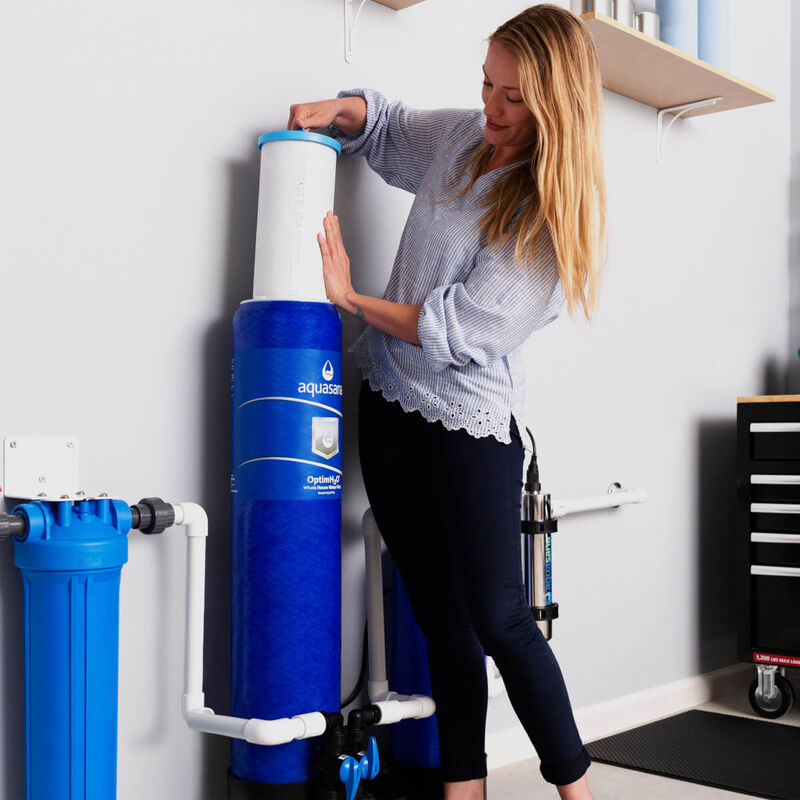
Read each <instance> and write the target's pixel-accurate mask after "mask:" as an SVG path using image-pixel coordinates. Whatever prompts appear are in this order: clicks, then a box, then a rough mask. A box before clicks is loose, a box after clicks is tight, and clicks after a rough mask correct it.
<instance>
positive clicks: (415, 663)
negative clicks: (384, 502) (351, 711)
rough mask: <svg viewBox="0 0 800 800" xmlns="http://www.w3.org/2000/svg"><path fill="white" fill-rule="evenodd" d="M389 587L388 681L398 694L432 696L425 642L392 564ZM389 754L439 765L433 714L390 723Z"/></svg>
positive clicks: (400, 760)
mask: <svg viewBox="0 0 800 800" xmlns="http://www.w3.org/2000/svg"><path fill="white" fill-rule="evenodd" d="M393 587H394V588H393V589H392V661H391V664H392V672H391V681H390V685H391V687H392V691H395V692H397V693H398V694H423V695H426V696H427V697H430V696H431V678H430V672H429V670H428V646H427V644H426V643H425V636H424V635H423V633H422V631H421V630H420V628H419V625H417V621H416V619H415V618H414V611H413V609H412V608H411V601H410V600H409V599H408V593H407V592H406V588H405V586H404V585H403V580H402V578H401V577H400V572H399V571H398V569H397V567H395V568H394V583H393ZM392 756H393V758H394V761H395V762H396V763H397V764H401V765H403V766H406V767H415V768H422V769H439V768H440V767H441V760H440V757H439V730H438V728H437V727H436V715H435V714H434V715H433V716H431V717H425V718H424V719H405V720H403V721H402V722H398V723H396V724H395V725H392Z"/></svg>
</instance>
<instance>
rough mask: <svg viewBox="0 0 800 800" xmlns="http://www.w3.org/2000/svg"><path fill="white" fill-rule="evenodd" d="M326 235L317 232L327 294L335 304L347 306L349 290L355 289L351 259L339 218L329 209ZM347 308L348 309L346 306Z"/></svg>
mask: <svg viewBox="0 0 800 800" xmlns="http://www.w3.org/2000/svg"><path fill="white" fill-rule="evenodd" d="M322 224H323V226H324V227H325V235H324V236H323V235H322V234H321V233H318V234H317V241H318V242H319V249H320V252H321V253H322V277H323V279H324V280H325V294H326V295H327V296H328V300H330V301H331V302H332V303H334V304H335V305H337V306H339V307H340V308H345V306H346V303H347V301H346V298H345V295H346V294H347V293H348V292H352V291H353V284H352V282H351V281H350V259H349V258H348V256H347V253H346V251H345V249H344V242H343V241H342V232H341V231H340V230H339V219H338V218H337V217H336V216H334V214H333V212H331V211H329V212H328V213H327V214H326V215H325V219H324V220H323V221H322ZM345 310H347V309H346V308H345Z"/></svg>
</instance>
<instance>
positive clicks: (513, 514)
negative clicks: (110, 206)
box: [289, 5, 605, 800]
mask: <svg viewBox="0 0 800 800" xmlns="http://www.w3.org/2000/svg"><path fill="white" fill-rule="evenodd" d="M489 42H490V44H489V50H488V54H487V57H486V61H485V64H484V65H483V70H484V83H483V106H484V108H483V113H481V112H479V111H464V110H453V109H449V110H439V111H417V110H412V109H409V108H407V107H405V106H404V105H402V104H401V103H391V104H390V103H388V102H387V101H386V99H385V98H384V97H383V96H382V95H380V94H378V93H377V92H374V91H371V90H354V91H348V92H341V93H340V94H339V96H338V97H337V98H336V99H333V100H325V101H322V102H318V103H307V104H301V105H294V106H292V107H291V112H290V118H289V128H301V127H302V128H310V127H322V126H326V125H331V126H332V127H331V134H332V135H333V136H335V137H336V138H337V139H338V140H339V141H340V143H341V145H342V149H343V151H344V152H345V153H350V154H354V155H363V156H366V158H367V161H368V163H369V164H370V166H371V167H372V168H373V169H374V170H375V171H376V172H378V174H380V175H381V176H382V177H383V178H384V180H386V182H387V183H389V184H391V185H393V186H398V187H401V188H403V189H406V190H408V191H410V192H413V193H415V194H416V198H415V200H414V204H413V206H412V209H411V213H410V215H409V219H408V222H407V224H406V227H405V230H404V233H403V237H402V241H401V243H400V248H399V251H398V254H397V258H396V260H395V263H394V268H393V270H392V274H391V277H390V279H389V284H388V286H387V288H386V292H385V294H384V299H378V298H374V297H366V296H364V295H361V294H358V293H357V292H356V291H355V290H354V289H353V286H352V283H351V280H350V264H349V259H348V257H347V254H346V252H345V248H344V245H343V243H342V238H341V234H340V231H339V225H338V221H337V219H336V217H334V216H333V215H332V214H330V213H329V214H328V215H327V216H326V218H325V220H324V230H325V235H324V237H323V236H322V234H320V237H319V245H320V249H321V251H322V257H323V269H324V275H325V285H326V290H327V295H328V298H329V299H330V300H331V301H332V302H333V303H335V304H336V305H337V306H338V307H339V308H341V309H343V310H344V311H347V312H349V313H351V314H354V315H355V316H357V317H358V318H359V319H361V320H363V321H364V322H365V323H367V327H366V329H365V330H364V332H363V333H362V335H361V336H360V337H359V338H358V340H357V341H356V343H355V344H354V345H353V347H352V348H351V352H353V353H354V354H355V356H356V359H357V361H358V363H359V366H360V367H361V370H362V373H363V376H364V378H365V380H364V383H363V384H362V388H361V395H360V402H359V450H360V456H361V466H362V471H363V475H364V482H365V485H366V490H367V495H368V497H369V502H370V504H371V506H372V509H373V512H374V514H375V518H376V521H377V523H378V526H379V528H380V531H381V534H382V536H383V538H384V540H385V541H386V544H387V547H388V548H389V551H390V553H391V555H392V557H393V558H394V560H395V563H396V564H397V566H398V568H399V569H400V573H401V575H402V577H403V582H404V584H405V585H406V589H407V591H408V594H409V597H410V599H411V604H412V607H413V610H414V614H415V616H416V619H417V622H418V623H419V625H420V628H421V629H422V631H423V633H424V634H425V637H426V641H427V645H428V654H429V665H430V676H431V685H432V694H433V697H434V699H435V701H436V706H437V722H438V726H439V741H440V752H441V762H442V769H443V773H444V778H445V793H444V796H445V798H446V800H471V799H472V798H475V800H479V799H480V798H482V797H483V782H484V778H485V776H486V756H485V753H484V732H485V721H486V705H487V683H486V672H485V669H484V650H485V652H486V653H487V654H489V655H491V656H492V657H493V658H494V661H495V663H496V665H497V667H498V669H499V670H500V673H501V675H502V676H503V680H504V682H505V686H506V689H507V691H508V695H509V698H510V700H511V703H512V705H513V707H514V710H515V711H516V713H517V715H518V716H519V718H520V721H521V722H522V724H523V726H524V727H525V730H526V732H527V733H528V735H529V736H530V739H531V742H532V743H533V745H534V747H535V748H536V751H537V753H538V754H539V757H540V759H541V772H542V775H543V776H544V778H545V780H547V781H548V782H550V783H553V784H555V785H556V787H557V789H558V792H559V795H560V797H561V798H565V799H567V800H587V799H589V800H591V798H592V794H591V792H590V791H589V786H588V783H587V780H586V775H585V773H586V771H587V769H588V767H589V763H590V759H589V755H588V753H587V752H586V749H585V748H584V746H583V744H582V742H581V740H580V737H579V734H578V731H577V728H576V726H575V722H574V718H573V715H572V709H571V707H570V702H569V698H568V695H567V691H566V688H565V686H564V681H563V678H562V675H561V672H560V669H559V667H558V664H557V662H556V660H555V658H554V656H553V654H552V651H551V650H550V647H549V645H548V643H547V641H546V640H545V638H544V637H543V635H542V634H541V632H540V631H539V629H538V627H537V625H536V623H535V622H534V620H533V618H532V616H531V612H530V609H529V607H528V606H527V604H526V601H525V596H524V592H523V588H522V582H521V569H520V563H521V559H520V533H519V520H520V495H521V485H522V484H521V476H522V464H523V452H524V451H523V444H522V440H521V438H520V430H523V429H524V425H523V423H522V413H523V406H524V395H523V384H522V379H523V364H522V355H521V347H522V345H523V343H524V342H525V340H526V339H527V338H528V337H529V336H530V334H531V333H532V332H533V331H535V330H537V329H538V328H541V327H542V326H544V325H546V324H548V323H549V322H551V321H553V320H554V319H556V317H557V316H558V314H559V311H560V308H561V306H562V302H563V300H564V298H565V297H566V301H567V305H568V307H569V310H570V312H572V311H573V310H574V309H575V308H577V307H580V308H581V309H582V310H583V312H584V313H585V315H586V316H587V317H590V316H591V311H592V309H593V306H594V302H595V296H596V288H597V271H598V265H599V261H600V256H601V252H602V246H603V240H604V234H605V188H604V180H603V171H602V162H601V155H600V102H601V96H602V91H601V84H600V77H599V70H598V66H597V56H596V52H595V49H594V44H593V42H592V40H591V37H590V36H589V34H588V33H587V31H586V30H585V28H584V27H583V25H582V23H581V22H580V21H579V20H578V19H577V17H574V16H573V15H572V14H570V13H569V12H567V11H564V10H563V9H561V8H559V7H556V6H551V5H539V6H535V7H533V8H530V9H528V10H527V11H524V12H522V13H521V14H519V15H518V16H516V17H514V18H513V19H511V20H509V21H508V22H506V23H505V24H504V25H501V26H500V28H498V29H497V30H496V31H495V32H494V34H492V36H491V37H490V39H489Z"/></svg>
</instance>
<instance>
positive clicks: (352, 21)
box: [344, 0, 367, 64]
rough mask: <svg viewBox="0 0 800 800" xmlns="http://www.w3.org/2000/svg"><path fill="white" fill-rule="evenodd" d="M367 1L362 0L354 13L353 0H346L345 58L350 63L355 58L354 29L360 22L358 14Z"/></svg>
mask: <svg viewBox="0 0 800 800" xmlns="http://www.w3.org/2000/svg"><path fill="white" fill-rule="evenodd" d="M366 2H367V0H361V5H359V7H358V9H357V10H356V12H355V14H354V13H353V0H344V60H345V61H346V62H347V63H348V64H350V63H351V62H352V60H353V30H354V29H355V27H356V22H358V15H359V14H360V13H361V9H362V8H364V5H365V4H366Z"/></svg>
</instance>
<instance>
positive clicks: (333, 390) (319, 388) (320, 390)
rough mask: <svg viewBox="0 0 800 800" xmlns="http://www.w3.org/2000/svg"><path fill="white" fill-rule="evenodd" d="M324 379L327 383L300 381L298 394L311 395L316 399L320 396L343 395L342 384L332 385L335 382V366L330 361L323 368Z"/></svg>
mask: <svg viewBox="0 0 800 800" xmlns="http://www.w3.org/2000/svg"><path fill="white" fill-rule="evenodd" d="M322 377H323V378H324V379H325V383H314V382H313V381H309V382H308V383H304V382H303V381H300V383H298V384H297V392H298V394H310V395H311V396H312V397H316V396H317V395H318V394H338V395H341V393H342V385H341V384H340V383H331V381H332V380H333V364H331V362H330V359H328V360H327V361H326V362H325V363H324V364H323V366H322Z"/></svg>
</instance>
